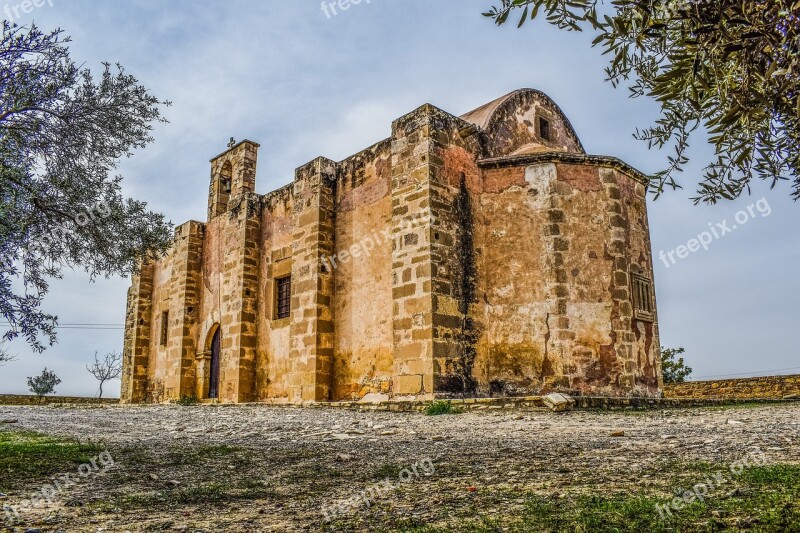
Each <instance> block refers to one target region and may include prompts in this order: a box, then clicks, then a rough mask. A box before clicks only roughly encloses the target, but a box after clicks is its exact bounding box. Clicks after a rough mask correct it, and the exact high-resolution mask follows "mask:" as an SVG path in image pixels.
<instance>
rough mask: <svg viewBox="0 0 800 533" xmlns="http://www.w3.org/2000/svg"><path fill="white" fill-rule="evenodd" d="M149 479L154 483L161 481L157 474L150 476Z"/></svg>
mask: <svg viewBox="0 0 800 533" xmlns="http://www.w3.org/2000/svg"><path fill="white" fill-rule="evenodd" d="M149 477H150V479H152V480H153V481H158V479H159V478H158V475H156V474H150V476H149Z"/></svg>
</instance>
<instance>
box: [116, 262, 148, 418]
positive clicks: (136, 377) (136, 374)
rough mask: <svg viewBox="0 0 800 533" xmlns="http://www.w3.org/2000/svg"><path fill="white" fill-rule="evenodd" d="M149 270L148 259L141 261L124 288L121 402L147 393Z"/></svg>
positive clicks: (143, 397)
mask: <svg viewBox="0 0 800 533" xmlns="http://www.w3.org/2000/svg"><path fill="white" fill-rule="evenodd" d="M153 273H154V267H153V264H152V263H146V264H143V265H141V268H140V272H139V273H138V274H134V275H133V276H132V278H131V287H130V289H128V301H127V308H126V313H125V341H124V345H123V350H122V385H121V389H120V398H121V399H122V401H123V402H128V403H141V402H144V401H145V400H146V397H147V386H148V383H147V380H148V366H149V365H150V335H151V325H152V314H151V307H152V294H153Z"/></svg>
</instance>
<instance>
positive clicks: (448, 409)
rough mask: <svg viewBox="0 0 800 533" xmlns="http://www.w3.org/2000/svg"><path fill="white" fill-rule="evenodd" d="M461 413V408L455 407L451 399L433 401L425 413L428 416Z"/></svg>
mask: <svg viewBox="0 0 800 533" xmlns="http://www.w3.org/2000/svg"><path fill="white" fill-rule="evenodd" d="M459 413H461V409H459V408H458V407H453V402H451V401H449V400H439V401H436V402H433V403H431V404H430V405H429V406H428V407H427V408H426V409H425V414H426V415H428V416H437V415H457V414H459Z"/></svg>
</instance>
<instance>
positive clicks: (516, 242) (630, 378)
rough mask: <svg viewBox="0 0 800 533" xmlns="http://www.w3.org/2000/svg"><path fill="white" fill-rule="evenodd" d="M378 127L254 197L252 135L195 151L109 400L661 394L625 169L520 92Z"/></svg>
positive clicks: (641, 223) (650, 296) (640, 196)
mask: <svg viewBox="0 0 800 533" xmlns="http://www.w3.org/2000/svg"><path fill="white" fill-rule="evenodd" d="M391 130H392V131H391V137H389V138H388V139H385V140H382V141H380V142H379V143H377V144H375V145H373V146H370V147H369V148H366V149H365V150H363V151H361V152H359V153H357V154H355V155H353V156H352V157H349V158H347V159H345V160H344V161H340V162H335V161H331V160H328V159H325V158H322V157H320V158H317V159H314V160H313V161H311V162H309V163H307V164H306V165H303V166H301V167H300V168H298V169H297V170H296V171H295V176H294V180H293V181H292V182H291V183H289V184H288V185H286V186H285V187H282V188H280V189H278V190H276V191H273V192H271V193H268V194H258V193H256V159H257V156H258V149H259V145H258V144H256V143H254V142H251V141H242V142H239V143H233V142H232V143H231V144H230V145H229V146H228V149H227V150H225V151H224V152H223V153H221V154H220V155H218V156H217V157H215V158H214V159H212V160H211V184H210V188H209V196H208V219H207V221H206V222H196V221H190V222H186V223H185V224H183V225H181V226H179V227H177V228H176V231H175V239H174V243H173V245H172V247H171V249H170V250H169V251H168V253H167V254H166V255H165V256H164V257H163V258H161V259H159V260H158V261H155V262H149V263H146V264H144V265H143V266H142V268H141V270H140V272H139V274H138V275H136V276H134V278H133V282H132V286H131V288H130V290H129V292H128V304H127V318H126V332H125V347H124V372H123V386H122V399H123V401H124V402H131V403H139V402H164V401H169V400H174V399H178V398H181V397H183V396H194V397H197V398H199V399H203V400H205V399H208V400H209V401H219V402H226V403H231V402H270V403H302V402H314V401H316V402H325V401H341V400H348V401H351V400H364V401H376V400H404V399H430V398H435V397H453V398H456V397H470V396H490V395H492V396H503V395H506V396H511V395H515V396H516V395H534V394H540V393H546V392H549V391H563V392H568V393H571V394H578V395H605V396H628V395H637V396H656V395H659V394H660V392H661V386H662V382H661V368H660V359H659V341H658V327H657V313H656V304H655V291H654V287H653V260H652V256H651V246H650V236H649V228H648V220H647V207H646V188H647V179H646V177H645V176H644V175H642V174H641V173H640V172H638V171H637V170H636V169H634V168H632V167H630V166H629V165H627V164H625V163H624V162H622V161H620V160H618V159H615V158H613V157H607V156H597V155H588V154H586V152H585V151H584V148H583V146H582V145H581V142H580V140H579V139H578V137H577V135H576V134H575V131H574V130H573V128H572V125H571V124H570V122H569V120H568V119H567V118H566V117H565V116H564V114H563V113H562V112H561V110H560V109H559V107H558V106H557V105H556V104H555V103H554V102H553V101H552V100H551V99H550V98H549V97H547V96H546V95H545V94H543V93H541V92H539V91H536V90H530V89H524V90H519V91H515V92H513V93H511V94H508V95H506V96H503V97H502V98H499V99H497V100H495V101H493V102H490V103H488V104H486V105H484V106H482V107H480V108H478V109H476V110H474V111H472V112H470V113H467V114H465V115H462V116H461V117H457V116H454V115H451V114H449V113H447V112H445V111H442V110H441V109H438V108H436V107H434V106H432V105H424V106H422V107H420V108H419V109H417V110H415V111H412V112H411V113H409V114H407V115H405V116H402V117H400V118H398V119H397V120H395V121H394V122H393V123H392V125H391Z"/></svg>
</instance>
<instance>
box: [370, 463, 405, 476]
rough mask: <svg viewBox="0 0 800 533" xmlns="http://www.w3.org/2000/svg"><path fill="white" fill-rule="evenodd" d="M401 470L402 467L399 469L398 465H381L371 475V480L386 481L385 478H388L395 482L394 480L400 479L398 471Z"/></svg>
mask: <svg viewBox="0 0 800 533" xmlns="http://www.w3.org/2000/svg"><path fill="white" fill-rule="evenodd" d="M402 469H403V467H401V466H399V465H396V464H392V463H384V464H382V465H381V466H380V468H378V469H377V470H375V473H374V474H373V476H372V477H373V479H386V478H389V479H392V480H396V479H398V478H399V477H400V471H401V470H402Z"/></svg>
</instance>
